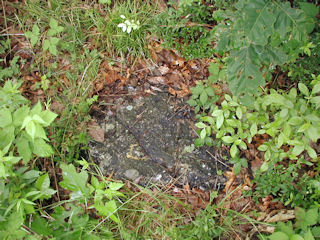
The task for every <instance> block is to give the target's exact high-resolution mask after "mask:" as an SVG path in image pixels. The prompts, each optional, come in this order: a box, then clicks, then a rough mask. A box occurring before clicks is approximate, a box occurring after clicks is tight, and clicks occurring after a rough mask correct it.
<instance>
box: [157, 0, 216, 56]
mask: <svg viewBox="0 0 320 240" xmlns="http://www.w3.org/2000/svg"><path fill="white" fill-rule="evenodd" d="M171 4H172V7H169V8H168V9H166V11H165V12H163V13H161V14H159V15H158V16H157V17H156V18H155V30H154V31H155V32H156V34H157V35H158V36H159V37H160V38H161V39H162V40H163V44H164V46H165V47H168V48H175V49H177V50H178V51H179V52H180V53H181V54H182V56H183V57H185V58H186V59H194V58H204V57H211V56H212V55H213V53H214V48H213V46H212V43H211V42H212V40H213V36H214V30H211V29H210V28H208V27H206V24H207V23H208V22H210V21H212V20H213V19H211V13H210V8H209V7H208V6H206V5H202V4H200V2H199V1H183V2H179V6H175V4H174V3H171ZM189 21H190V22H189Z"/></svg>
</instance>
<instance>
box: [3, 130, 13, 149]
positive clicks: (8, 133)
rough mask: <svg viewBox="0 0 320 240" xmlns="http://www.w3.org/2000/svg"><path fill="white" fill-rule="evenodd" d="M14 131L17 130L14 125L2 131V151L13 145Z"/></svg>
mask: <svg viewBox="0 0 320 240" xmlns="http://www.w3.org/2000/svg"><path fill="white" fill-rule="evenodd" d="M14 129H15V128H14V126H12V125H10V126H8V127H5V128H3V129H0V149H4V148H5V147H7V146H8V145H11V143H12V142H13V141H14V139H15V135H14ZM9 147H10V146H9Z"/></svg>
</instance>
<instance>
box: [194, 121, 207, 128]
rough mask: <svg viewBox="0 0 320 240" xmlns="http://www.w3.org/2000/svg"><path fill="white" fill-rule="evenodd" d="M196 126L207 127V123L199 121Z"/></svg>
mask: <svg viewBox="0 0 320 240" xmlns="http://www.w3.org/2000/svg"><path fill="white" fill-rule="evenodd" d="M195 126H196V127H197V128H205V127H207V125H206V124H204V123H203V122H197V123H196V124H195Z"/></svg>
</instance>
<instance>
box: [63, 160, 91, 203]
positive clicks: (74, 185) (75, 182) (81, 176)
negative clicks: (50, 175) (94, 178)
mask: <svg viewBox="0 0 320 240" xmlns="http://www.w3.org/2000/svg"><path fill="white" fill-rule="evenodd" d="M60 168H61V169H62V176H63V181H62V182H60V183H59V184H60V186H61V187H63V188H65V189H68V190H70V191H73V192H76V193H78V195H76V196H77V197H82V198H88V197H90V194H89V193H90V191H89V188H88V187H87V180H88V174H87V172H86V171H84V170H82V171H81V172H80V173H77V171H76V169H75V167H74V166H73V165H72V164H69V165H66V164H61V166H60Z"/></svg>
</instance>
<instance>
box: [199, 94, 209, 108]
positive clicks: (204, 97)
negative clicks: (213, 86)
mask: <svg viewBox="0 0 320 240" xmlns="http://www.w3.org/2000/svg"><path fill="white" fill-rule="evenodd" d="M207 101H208V94H207V93H206V92H205V91H203V92H202V93H201V94H200V102H201V103H202V105H204V104H205V103H206V102H207Z"/></svg>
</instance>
